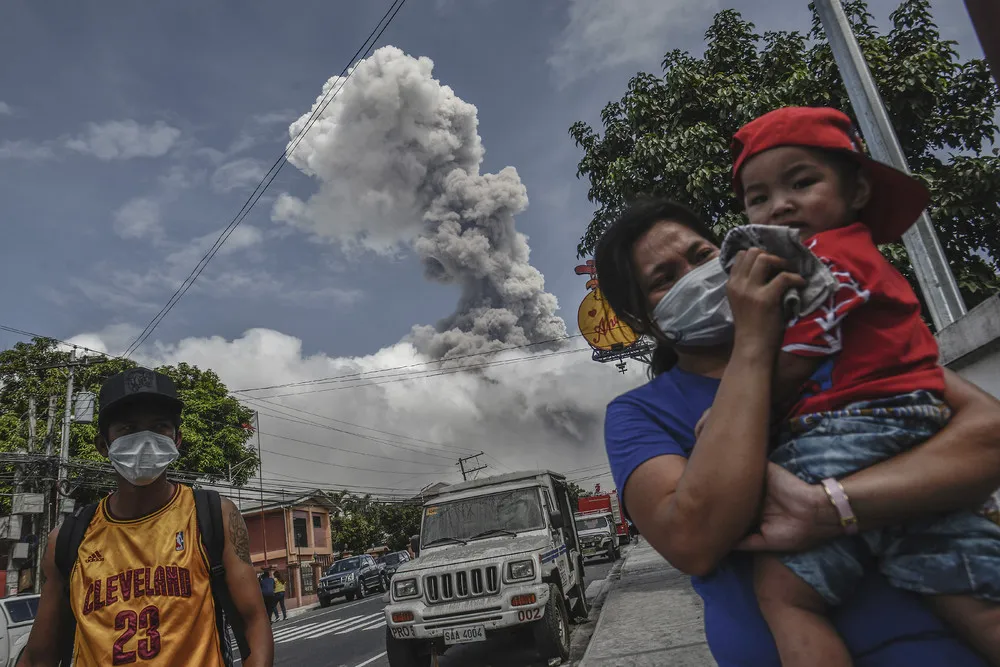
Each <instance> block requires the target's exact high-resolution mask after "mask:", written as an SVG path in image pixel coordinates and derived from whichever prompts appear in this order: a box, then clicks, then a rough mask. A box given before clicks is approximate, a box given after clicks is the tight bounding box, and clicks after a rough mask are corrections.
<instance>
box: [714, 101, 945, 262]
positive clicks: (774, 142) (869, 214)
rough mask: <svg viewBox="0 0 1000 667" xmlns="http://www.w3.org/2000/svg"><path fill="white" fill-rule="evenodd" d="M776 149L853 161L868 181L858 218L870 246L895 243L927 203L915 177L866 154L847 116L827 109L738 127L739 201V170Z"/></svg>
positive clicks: (738, 186) (739, 189)
mask: <svg viewBox="0 0 1000 667" xmlns="http://www.w3.org/2000/svg"><path fill="white" fill-rule="evenodd" d="M779 146H804V147H808V148H819V149H822V150H828V151H838V152H841V153H845V154H847V155H849V156H850V157H851V158H852V159H854V160H855V161H857V163H858V164H859V165H861V168H862V169H863V170H864V173H865V175H866V176H868V179H869V180H870V181H871V185H872V194H871V199H870V200H869V202H868V205H867V206H865V208H864V209H863V210H862V211H861V213H860V214H859V216H858V217H859V218H860V220H861V222H863V223H865V224H866V225H867V226H868V228H869V229H871V232H872V239H873V240H874V241H875V243H891V242H892V241H898V240H899V238H900V237H901V236H902V235H903V232H905V231H906V230H907V229H909V228H910V226H911V225H913V223H914V222H916V220H917V218H918V217H920V213H921V212H922V211H923V210H924V209H925V208H927V205H928V204H929V203H930V193H929V192H928V191H927V188H926V187H924V184H923V183H921V182H920V181H918V180H917V179H916V178H914V177H912V176H910V175H909V174H905V173H903V172H901V171H899V170H898V169H894V168H892V167H890V166H889V165H886V164H883V163H881V162H878V161H876V160H873V159H871V158H869V157H868V156H866V155H865V154H864V151H863V147H862V144H861V139H860V138H859V137H858V135H857V133H856V132H855V130H854V126H853V125H852V124H851V119H850V118H848V117H847V115H846V114H844V113H841V112H840V111H837V110H836V109H831V108H828V107H784V108H782V109H776V110H774V111H771V112H769V113H766V114H764V115H763V116H761V117H760V118H756V119H754V120H752V121H750V122H749V123H747V124H746V125H744V126H743V127H741V128H740V129H739V130H738V131H737V132H736V134H735V135H734V136H733V144H732V152H733V189H734V190H735V191H736V194H737V196H738V197H739V198H740V199H741V200H742V199H743V184H742V183H741V182H740V169H742V168H743V165H744V164H746V161H747V160H749V159H750V158H751V157H753V156H754V155H757V154H758V153H763V152H764V151H766V150H770V149H772V148H777V147H779Z"/></svg>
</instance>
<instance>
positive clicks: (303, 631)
mask: <svg viewBox="0 0 1000 667" xmlns="http://www.w3.org/2000/svg"><path fill="white" fill-rule="evenodd" d="M360 619H361V617H360V616H352V617H350V618H338V619H336V620H333V621H327V622H326V623H317V624H315V625H310V626H308V627H304V628H299V629H296V630H293V631H291V632H286V633H284V634H282V635H277V636H275V638H274V641H275V643H280V642H288V641H292V640H293V639H300V638H302V637H306V636H310V637H311V636H312V635H313V634H314V633H316V632H319V631H320V630H326V629H327V628H331V627H334V628H335V627H340V626H342V625H349V624H351V623H353V622H355V621H358V620H360Z"/></svg>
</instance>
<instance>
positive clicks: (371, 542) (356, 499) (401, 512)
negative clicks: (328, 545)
mask: <svg viewBox="0 0 1000 667" xmlns="http://www.w3.org/2000/svg"><path fill="white" fill-rule="evenodd" d="M336 500H337V502H338V504H339V505H340V508H341V513H340V516H339V517H337V518H335V519H334V520H333V522H332V523H331V532H332V533H333V544H334V546H335V548H337V549H338V550H341V551H349V552H351V553H355V554H356V553H363V552H365V551H367V550H368V549H371V548H372V547H377V546H382V545H386V546H388V547H389V549H390V550H391V551H401V550H403V549H406V547H407V545H408V544H409V543H410V537H411V536H412V535H416V534H417V533H418V532H419V531H420V516H421V507H420V504H419V503H417V502H416V501H414V502H413V503H386V502H382V501H377V500H373V499H372V498H371V496H352V495H350V494H349V493H347V492H346V491H345V492H343V493H341V494H338V495H337V498H336Z"/></svg>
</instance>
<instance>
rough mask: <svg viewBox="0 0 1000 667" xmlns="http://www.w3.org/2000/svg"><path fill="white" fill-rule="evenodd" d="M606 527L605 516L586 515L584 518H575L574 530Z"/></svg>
mask: <svg viewBox="0 0 1000 667" xmlns="http://www.w3.org/2000/svg"><path fill="white" fill-rule="evenodd" d="M607 527H608V517H606V516H595V517H588V518H585V519H577V520H576V530H577V532H581V531H584V530H597V529H598V528H607Z"/></svg>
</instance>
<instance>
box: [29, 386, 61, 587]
mask: <svg viewBox="0 0 1000 667" xmlns="http://www.w3.org/2000/svg"><path fill="white" fill-rule="evenodd" d="M58 400H59V399H58V398H57V397H56V396H49V413H48V420H47V421H46V422H45V456H46V457H51V456H52V449H53V444H54V443H53V442H52V431H53V429H54V428H55V424H56V401H58ZM46 474H48V473H46ZM42 493H44V494H45V497H46V499H47V502H46V504H45V511H44V512H42V514H41V516H38V517H34V518H32V521H36V522H37V524H38V553H37V554H36V560H35V581H34V589H35V592H36V593H41V592H42V558H43V557H44V556H45V550H46V549H47V548H48V544H49V531H50V530H52V528H51V526H52V522H51V521H50V519H49V510H50V509H51V507H50V504H51V500H52V482H51V480H50V479H46V480H45V482H44V484H43V487H42Z"/></svg>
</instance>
